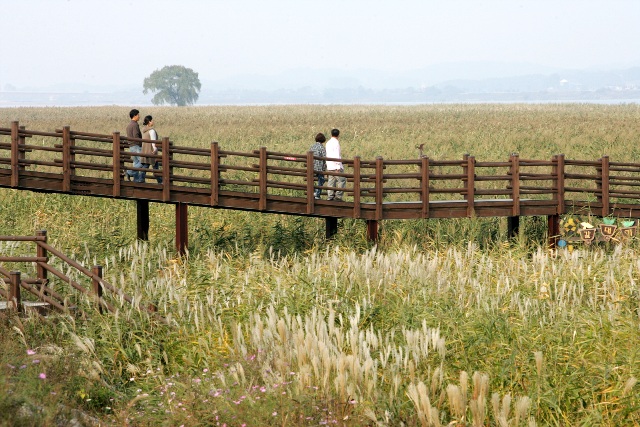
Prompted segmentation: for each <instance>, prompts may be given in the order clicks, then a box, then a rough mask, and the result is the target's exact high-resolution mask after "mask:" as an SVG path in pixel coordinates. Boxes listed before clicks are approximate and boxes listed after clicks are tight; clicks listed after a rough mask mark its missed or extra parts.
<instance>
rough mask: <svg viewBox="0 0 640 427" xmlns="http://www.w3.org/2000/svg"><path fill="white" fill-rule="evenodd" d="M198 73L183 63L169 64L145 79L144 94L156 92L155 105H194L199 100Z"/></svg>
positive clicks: (199, 85)
mask: <svg viewBox="0 0 640 427" xmlns="http://www.w3.org/2000/svg"><path fill="white" fill-rule="evenodd" d="M201 87H202V85H201V84H200V79H199V78H198V73H196V72H195V71H193V70H192V69H191V68H186V67H184V66H182V65H167V66H165V67H163V68H162V69H160V70H155V71H154V72H153V73H151V75H150V76H149V77H147V78H145V79H144V83H143V91H142V93H143V94H145V95H146V94H147V93H148V92H155V95H154V96H153V98H152V99H151V102H152V103H153V105H162V104H169V105H177V106H179V107H183V106H186V105H193V104H195V102H196V101H197V100H198V96H199V92H200V88H201Z"/></svg>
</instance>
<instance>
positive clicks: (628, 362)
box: [0, 104, 640, 427]
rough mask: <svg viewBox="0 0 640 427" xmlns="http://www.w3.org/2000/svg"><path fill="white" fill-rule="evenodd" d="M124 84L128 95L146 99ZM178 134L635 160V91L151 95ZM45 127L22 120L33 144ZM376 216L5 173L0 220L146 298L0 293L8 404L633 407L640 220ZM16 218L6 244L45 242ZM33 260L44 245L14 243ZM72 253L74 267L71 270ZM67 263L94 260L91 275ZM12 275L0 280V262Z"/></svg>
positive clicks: (93, 417) (307, 412) (517, 411)
mask: <svg viewBox="0 0 640 427" xmlns="http://www.w3.org/2000/svg"><path fill="white" fill-rule="evenodd" d="M134 107H135V106H134ZM129 109H130V108H129V107H117V106H113V107H92V108H11V109H0V127H9V125H10V122H11V121H13V120H19V122H20V124H21V125H24V126H25V127H26V128H27V129H33V130H41V131H51V130H54V129H59V128H61V127H62V126H66V125H69V126H71V129H72V130H76V131H86V132H95V133H105V134H109V133H111V132H113V131H120V132H122V133H124V130H125V127H126V125H127V123H128V122H129V117H128V112H129ZM146 114H151V115H153V116H154V121H155V123H156V128H157V130H158V133H159V134H160V136H161V137H162V136H169V137H170V138H171V140H172V141H173V142H174V144H177V145H180V146H195V147H208V146H209V144H210V143H211V142H212V141H218V142H219V144H220V148H221V149H223V150H234V151H241V152H250V151H252V150H255V149H258V148H259V147H261V146H265V147H267V149H268V150H271V151H278V152H288V153H301V154H302V153H305V152H306V151H307V150H308V148H309V147H310V146H311V144H312V142H313V138H314V136H315V134H316V133H318V132H323V133H325V135H328V134H329V132H330V130H331V129H332V128H334V127H337V128H339V129H340V130H341V146H342V155H343V157H345V158H353V157H354V156H356V155H359V156H361V158H362V159H374V158H375V157H376V156H382V157H384V158H385V159H408V158H417V157H418V154H419V152H418V149H417V148H416V146H417V145H419V144H424V148H423V149H424V153H425V154H426V155H428V156H429V157H430V158H433V159H437V160H448V159H460V158H462V156H463V155H464V154H467V153H468V154H471V155H474V156H475V157H476V159H478V160H482V161H506V160H507V159H508V158H509V155H510V154H511V153H514V152H516V153H518V154H519V155H520V157H521V158H526V159H549V158H551V156H553V155H555V154H565V156H566V157H567V158H572V159H582V160H597V159H598V158H600V157H601V156H603V155H608V156H609V157H610V158H611V161H620V162H622V161H628V162H632V161H633V162H635V161H637V162H640V148H639V147H638V130H639V127H640V106H638V105H611V106H608V105H591V104H551V105H525V104H513V105H427V106H317V105H312V106H246V107H181V108H174V107H148V109H147V108H141V115H142V116H144V115H146ZM34 142H35V143H37V141H30V142H29V143H30V144H33V143H34ZM365 228H366V227H365V224H364V222H363V221H359V220H352V219H345V220H340V222H339V229H338V234H337V235H336V236H335V238H333V239H331V240H328V241H327V240H326V239H325V238H324V235H325V222H324V221H323V220H322V219H319V218H302V217H293V216H283V215H275V214H260V213H249V212H238V211H231V210H222V209H210V208H196V207H190V209H189V252H188V254H187V255H186V256H184V257H179V256H178V255H177V254H176V252H175V243H174V233H175V208H174V206H173V205H168V204H167V205H165V204H160V203H157V204H151V224H150V230H149V242H139V241H136V206H135V203H134V202H132V201H124V200H111V199H101V198H89V197H80V196H69V195H55V194H39V193H31V192H26V191H24V192H23V191H17V190H10V189H0V235H33V234H34V232H35V230H40V229H46V230H47V233H48V236H49V243H50V244H51V245H52V246H54V247H56V248H57V249H59V250H61V251H62V252H64V253H65V254H67V255H68V256H70V257H72V258H74V259H76V260H77V261H78V262H80V263H82V264H83V265H84V266H87V267H91V266H92V265H96V264H99V265H102V266H103V267H104V277H105V279H106V280H107V281H109V282H110V283H111V284H113V285H115V286H118V287H120V288H122V289H123V290H124V291H125V292H126V293H128V294H129V295H133V296H134V299H135V301H137V302H141V304H142V305H145V304H153V305H155V306H156V307H157V308H158V312H157V315H159V316H161V318H159V317H158V316H156V315H152V314H149V313H148V312H147V311H146V310H143V309H140V308H138V307H139V306H138V305H131V304H129V303H127V302H125V301H123V300H122V299H119V298H113V299H112V300H111V302H112V303H113V304H114V305H116V307H117V308H118V311H117V313H116V314H109V313H104V314H101V313H99V312H98V311H97V310H95V309H93V308H91V302H90V301H88V300H86V299H84V298H82V297H79V296H78V295H77V294H75V293H73V292H70V291H69V290H66V289H64V288H62V287H61V284H59V283H55V280H54V281H53V283H52V284H51V286H53V287H55V289H56V291H59V292H61V293H63V294H65V295H66V294H68V295H69V298H73V300H74V303H76V304H77V305H78V306H79V307H81V308H83V310H84V312H85V313H86V314H85V315H84V316H76V315H67V314H56V313H53V314H50V315H49V316H47V317H41V316H38V315H35V314H30V315H28V316H16V315H13V314H10V313H0V322H1V325H0V414H2V415H1V416H0V425H2V426H5V425H6V426H31V425H37V426H57V425H72V423H76V424H75V425H109V426H111V425H113V426H158V425H162V426H264V425H273V426H276V425H277V426H298V425H305V426H307V425H308V426H312V425H313V426H315V425H339V426H387V425H389V426H421V427H422V426H446V425H455V426H500V427H506V426H513V427H515V426H548V425H549V426H574V425H580V426H635V425H640V397H639V396H640V391H639V390H640V385H638V384H637V378H638V377H639V376H640V288H639V285H638V277H640V257H639V256H638V252H639V250H640V244H638V242H637V241H635V240H632V241H630V242H626V243H624V244H616V243H594V244H593V245H590V246H582V245H576V246H575V247H574V248H573V250H571V251H569V250H558V251H551V250H549V249H548V248H546V246H545V243H546V218H536V217H523V218H522V219H521V224H520V229H521V232H520V236H519V237H518V238H517V239H513V240H509V239H508V238H507V231H506V220H505V219H504V218H502V219H501V218H483V219H459V220H436V219H428V220H414V221H382V224H381V230H380V231H381V234H380V240H379V242H378V243H377V244H376V245H374V244H373V243H371V242H368V241H367V240H366V229H365ZM34 250H35V249H34V248H33V246H31V247H29V245H27V244H25V243H24V242H8V243H0V253H2V254H25V253H29V254H33V251H34ZM53 262H54V263H55V259H54V260H53ZM9 267H11V268H12V269H14V268H16V269H18V268H19V269H21V270H22V271H23V272H24V273H25V274H30V275H33V268H32V267H31V266H25V265H21V266H18V265H10V266H9ZM70 274H71V273H70ZM78 280H81V279H80V278H78ZM0 286H6V284H3V283H2V282H0Z"/></svg>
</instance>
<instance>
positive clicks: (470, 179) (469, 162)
mask: <svg viewBox="0 0 640 427" xmlns="http://www.w3.org/2000/svg"><path fill="white" fill-rule="evenodd" d="M465 160H466V166H465V168H464V170H465V171H466V177H467V186H466V199H467V216H468V217H469V218H471V217H473V214H474V212H475V206H474V203H475V185H476V184H475V176H476V168H475V166H476V158H475V157H474V156H470V155H468V154H465Z"/></svg>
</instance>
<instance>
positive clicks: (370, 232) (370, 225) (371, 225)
mask: <svg viewBox="0 0 640 427" xmlns="http://www.w3.org/2000/svg"><path fill="white" fill-rule="evenodd" d="M367 240H368V241H370V242H377V241H378V221H376V220H375V219H368V220H367Z"/></svg>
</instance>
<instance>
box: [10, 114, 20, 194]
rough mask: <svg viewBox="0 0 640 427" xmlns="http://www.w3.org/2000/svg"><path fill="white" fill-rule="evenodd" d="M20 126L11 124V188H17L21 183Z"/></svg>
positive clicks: (15, 123) (14, 123) (16, 123)
mask: <svg viewBox="0 0 640 427" xmlns="http://www.w3.org/2000/svg"><path fill="white" fill-rule="evenodd" d="M19 133H20V126H19V124H18V122H15V121H14V122H11V186H12V187H17V186H18V184H19V182H20V147H19V145H20V140H19Z"/></svg>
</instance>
